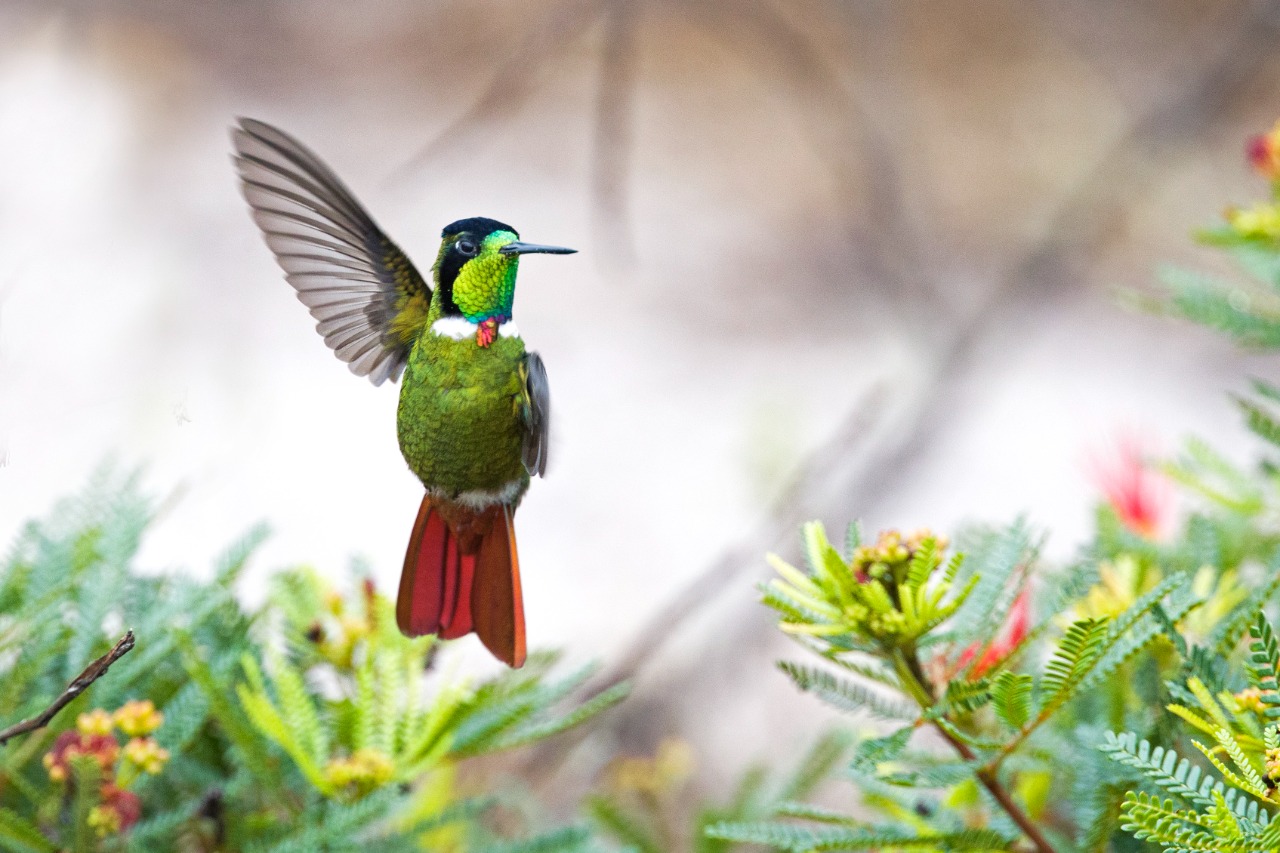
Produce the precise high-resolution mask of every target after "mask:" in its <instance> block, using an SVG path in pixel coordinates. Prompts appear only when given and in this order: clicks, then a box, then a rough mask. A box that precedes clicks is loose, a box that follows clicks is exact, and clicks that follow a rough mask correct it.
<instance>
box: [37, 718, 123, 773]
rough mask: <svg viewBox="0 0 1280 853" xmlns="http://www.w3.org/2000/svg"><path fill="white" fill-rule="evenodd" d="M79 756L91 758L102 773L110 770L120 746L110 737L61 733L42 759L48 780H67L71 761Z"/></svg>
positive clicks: (80, 733)
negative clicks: (47, 773) (96, 762)
mask: <svg viewBox="0 0 1280 853" xmlns="http://www.w3.org/2000/svg"><path fill="white" fill-rule="evenodd" d="M79 755H88V756H92V757H93V758H96V759H97V760H98V764H99V765H100V766H101V767H102V769H103V770H104V771H105V770H110V769H111V767H112V765H114V764H115V762H116V758H117V757H119V755H120V744H118V743H116V739H115V738H114V737H112V736H111V735H104V734H92V735H91V734H84V733H83V732H78V731H75V730H72V731H66V732H63V733H62V734H60V735H58V739H57V740H55V741H54V742H53V749H51V750H49V752H48V753H46V754H45V757H44V766H45V769H46V770H48V771H49V778H50V779H52V780H54V781H55V782H61V781H63V780H65V779H67V778H68V777H69V776H70V774H71V759H73V758H75V757H76V756H79Z"/></svg>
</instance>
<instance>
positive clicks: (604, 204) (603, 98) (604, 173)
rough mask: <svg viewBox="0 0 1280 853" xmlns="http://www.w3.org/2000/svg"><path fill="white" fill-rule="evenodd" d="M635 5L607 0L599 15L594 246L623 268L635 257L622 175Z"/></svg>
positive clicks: (629, 127) (629, 119)
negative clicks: (601, 33) (601, 32)
mask: <svg viewBox="0 0 1280 853" xmlns="http://www.w3.org/2000/svg"><path fill="white" fill-rule="evenodd" d="M639 5H640V4H639V3H636V2H631V0H612V2H611V3H609V7H608V10H607V11H606V12H605V15H604V48H603V52H602V54H601V57H600V89H599V93H598V95H597V97H596V125H595V146H594V150H593V152H592V175H591V178H592V196H593V198H594V215H595V220H596V232H597V233H596V242H597V243H599V244H600V246H601V248H602V249H603V250H604V251H605V252H606V253H607V255H606V256H608V255H611V256H612V257H614V258H616V259H617V260H618V261H621V262H622V263H624V264H628V263H630V262H631V261H632V260H633V258H634V245H633V238H632V234H631V226H630V215H629V212H628V209H627V208H628V192H627V189H628V182H627V176H628V171H629V169H630V167H631V150H632V142H633V120H634V116H633V110H634V108H635V107H634V104H635V97H634V95H635V86H636V80H635V76H636V75H635V53H636V50H635V30H636V18H637V14H636V12H637V7H638V6H639Z"/></svg>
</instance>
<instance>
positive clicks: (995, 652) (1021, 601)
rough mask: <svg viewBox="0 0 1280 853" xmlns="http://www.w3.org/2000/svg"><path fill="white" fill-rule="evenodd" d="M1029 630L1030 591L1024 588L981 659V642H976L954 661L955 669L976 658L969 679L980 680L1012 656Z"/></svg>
mask: <svg viewBox="0 0 1280 853" xmlns="http://www.w3.org/2000/svg"><path fill="white" fill-rule="evenodd" d="M1030 630H1031V590H1029V589H1026V588H1024V589H1023V590H1022V592H1021V593H1019V594H1018V597H1017V598H1015V599H1014V600H1013V605H1012V606H1011V607H1010V608H1009V614H1008V615H1007V616H1006V617H1005V620H1004V625H1002V626H1001V628H1000V633H998V634H997V635H996V636H995V639H993V640H992V641H991V642H990V643H988V644H987V647H986V649H985V650H983V651H982V655H981V657H979V656H978V651H979V649H980V648H981V646H982V644H981V641H978V642H975V643H973V645H971V646H969V647H968V648H967V649H965V650H964V651H963V652H961V653H960V659H959V660H957V661H956V669H957V670H961V669H964V668H965V667H966V666H968V664H969V661H971V660H973V659H974V658H975V657H977V658H978V662H977V663H975V664H974V665H973V668H972V669H970V670H969V678H981V677H982V676H983V675H985V674H986V673H987V672H988V671H989V670H990V669H991V668H992V667H994V666H995V665H996V664H998V663H1000V661H1002V660H1004V659H1005V658H1007V657H1008V656H1009V655H1010V654H1012V653H1013V650H1014V649H1016V648H1017V647H1018V645H1019V644H1020V643H1021V642H1022V641H1023V640H1025V639H1026V638H1027V632H1028V631H1030Z"/></svg>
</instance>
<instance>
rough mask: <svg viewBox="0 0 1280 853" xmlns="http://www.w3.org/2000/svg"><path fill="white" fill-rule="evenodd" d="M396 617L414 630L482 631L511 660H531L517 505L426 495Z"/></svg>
mask: <svg viewBox="0 0 1280 853" xmlns="http://www.w3.org/2000/svg"><path fill="white" fill-rule="evenodd" d="M396 622H397V624H398V625H399V626H400V631H401V633H403V634H405V635H406V636H409V637H420V636H423V635H424V634H437V635H439V637H440V638H441V639H444V640H453V639H457V638H458V637H462V636H464V635H466V634H469V633H471V632H472V631H475V632H476V633H477V634H478V635H479V636H480V641H481V642H483V643H484V645H485V647H486V648H488V649H489V651H491V652H492V653H493V654H494V656H495V657H497V658H498V659H499V660H501V661H503V662H504V663H506V664H507V665H508V666H512V667H519V666H522V665H523V664H524V659H525V640H524V606H523V601H522V596H521V591H520V566H519V562H518V560H517V559H516V540H515V527H514V525H513V524H512V517H511V510H510V509H509V508H508V507H506V506H502V505H498V506H493V507H489V508H486V509H484V510H481V511H478V512H477V511H476V510H473V509H470V508H468V507H463V506H460V505H457V504H449V503H446V502H443V501H439V502H437V501H433V500H432V499H431V497H430V496H429V495H428V496H424V497H423V499H422V506H421V507H420V508H419V510H418V519H417V521H416V522H415V523H414V525H413V533H412V534H411V535H410V537H409V548H408V551H407V552H406V554H405V559H404V570H403V571H402V573H401V575H400V594H399V597H398V598H397V600H396Z"/></svg>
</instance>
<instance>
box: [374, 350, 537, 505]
mask: <svg viewBox="0 0 1280 853" xmlns="http://www.w3.org/2000/svg"><path fill="white" fill-rule="evenodd" d="M523 357H524V343H523V341H521V340H520V338H518V337H498V338H497V339H496V340H494V341H493V343H492V344H491V345H489V346H487V347H481V346H478V345H477V344H476V341H475V338H474V337H470V338H463V339H461V340H455V339H454V338H452V337H450V336H447V335H437V334H434V333H432V332H431V331H427V332H425V333H424V334H423V335H422V336H421V337H420V338H419V339H418V341H417V342H416V343H415V345H414V347H413V351H412V352H411V353H410V356H409V362H408V365H407V366H406V369H405V372H404V377H403V379H402V380H401V387H400V407H399V410H398V412H397V417H396V427H397V433H398V435H399V439H400V452H401V453H402V454H403V455H404V459H405V461H406V462H407V463H408V464H409V468H410V469H411V470H412V471H413V473H414V474H416V475H417V476H418V479H419V480H421V481H422V484H423V486H425V487H426V489H427V491H428V493H430V494H432V495H433V496H435V497H439V498H444V499H446V500H450V501H457V502H461V503H466V504H471V505H473V506H475V507H477V508H480V507H484V506H491V505H493V504H498V503H501V504H505V505H507V506H512V507H514V506H515V505H516V504H518V503H519V501H520V498H521V497H522V496H523V495H524V492H525V490H526V489H527V488H528V487H529V474H528V472H527V471H526V470H525V468H524V464H523V462H522V461H521V455H520V449H521V442H522V439H523V433H522V426H521V422H520V415H519V400H520V396H521V393H522V388H521V381H522V380H521V376H520V364H521V360H522V359H523Z"/></svg>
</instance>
